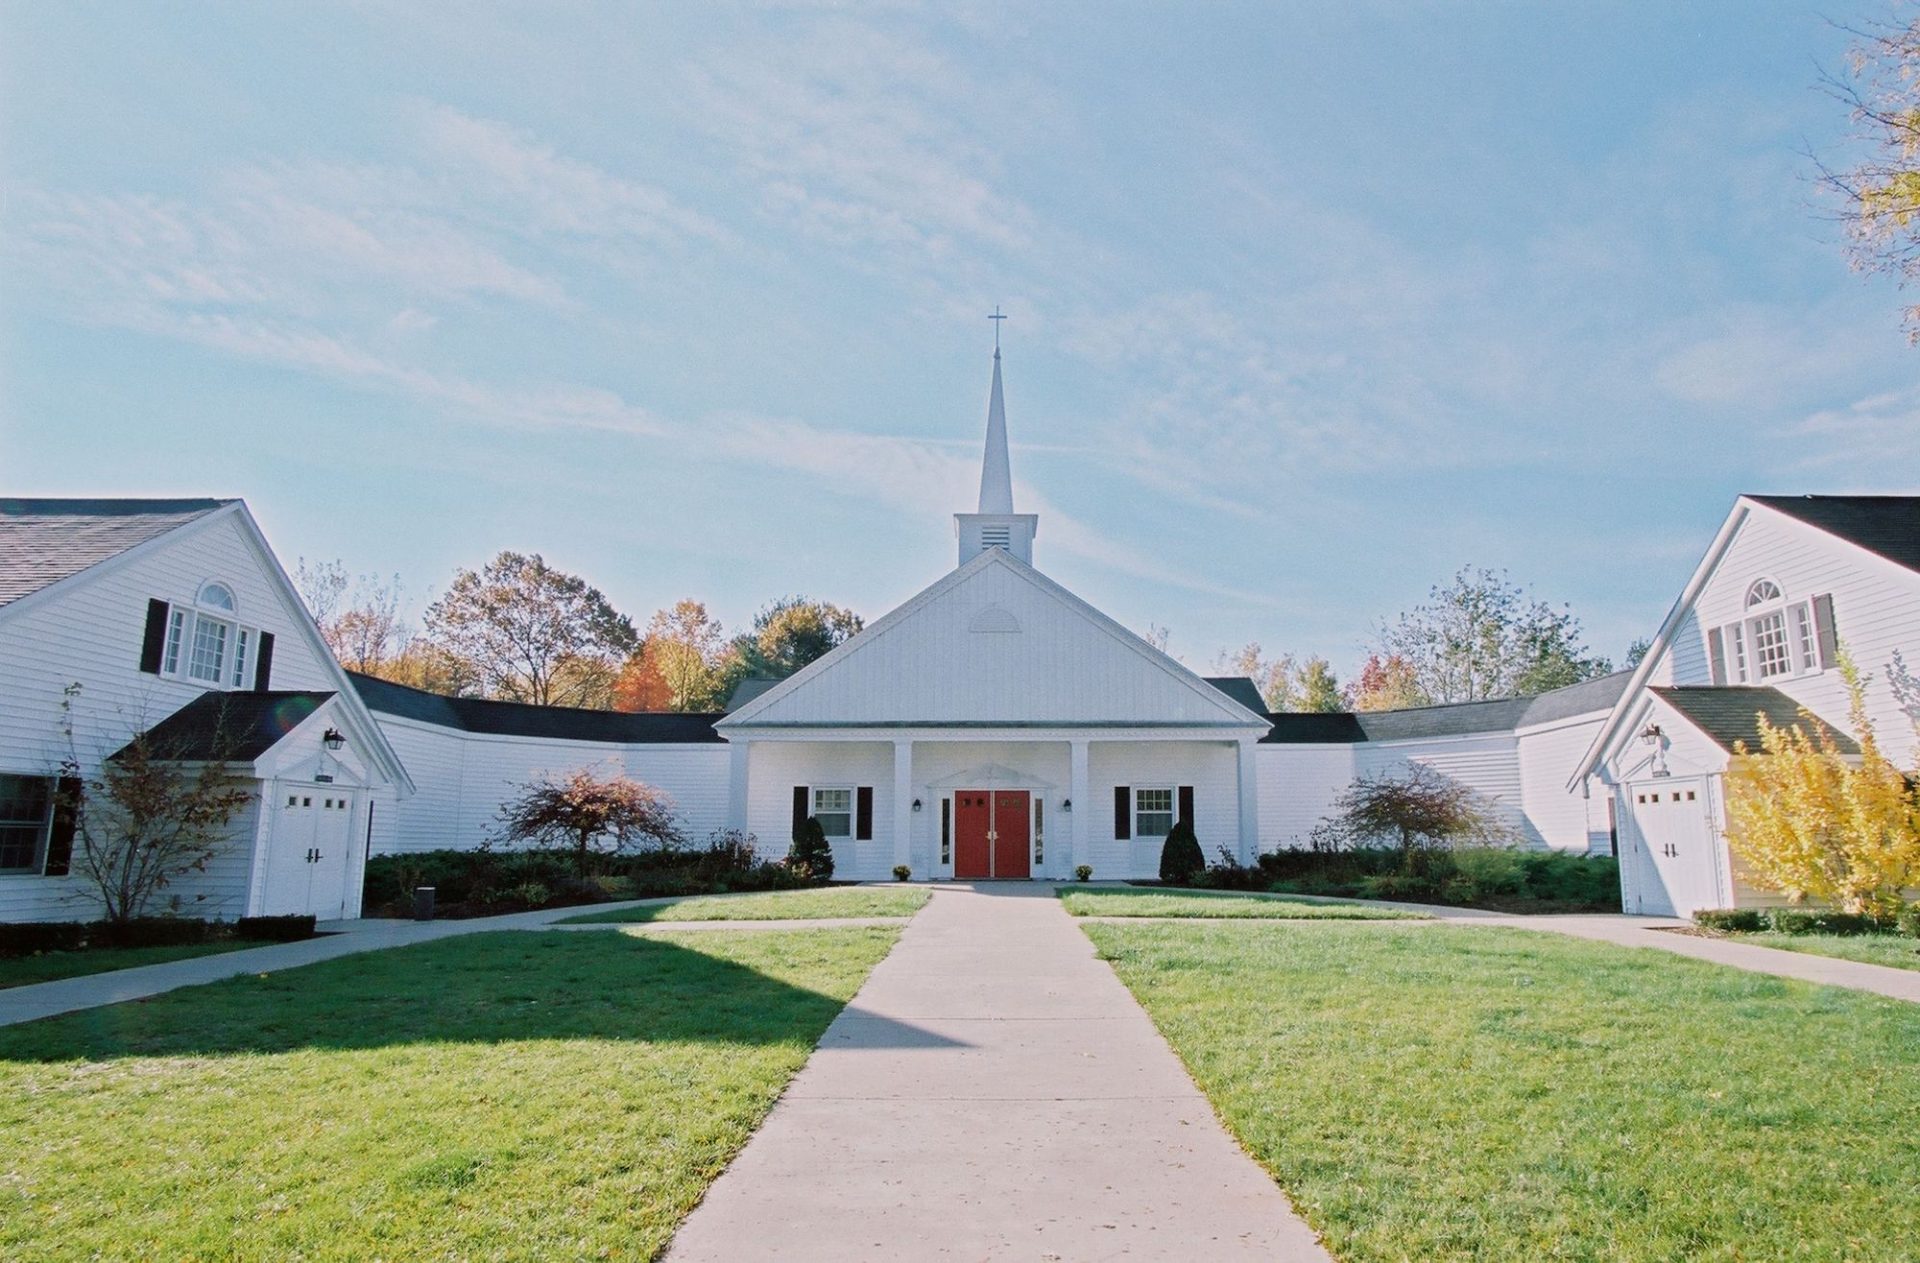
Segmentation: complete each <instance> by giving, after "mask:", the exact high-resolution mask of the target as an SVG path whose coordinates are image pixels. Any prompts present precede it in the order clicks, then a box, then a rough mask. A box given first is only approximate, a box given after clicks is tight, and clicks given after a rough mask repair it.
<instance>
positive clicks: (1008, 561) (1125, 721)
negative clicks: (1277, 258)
mask: <svg viewBox="0 0 1920 1263" xmlns="http://www.w3.org/2000/svg"><path fill="white" fill-rule="evenodd" d="M1266 723H1267V721H1266V718H1265V716H1262V715H1256V714H1254V713H1253V712H1252V711H1249V710H1247V709H1246V708H1245V707H1243V706H1240V705H1239V704H1238V703H1236V702H1234V701H1233V700H1232V699H1231V698H1229V697H1227V696H1226V695H1225V694H1223V693H1221V692H1220V691H1219V690H1218V689H1215V688H1214V687H1213V686H1212V685H1210V684H1208V683H1207V682H1206V681H1205V680H1203V679H1201V678H1200V677H1199V676H1197V675H1195V674H1194V673H1193V672H1191V671H1189V670H1187V669H1186V668H1185V667H1183V666H1181V665H1180V664H1179V663H1178V662H1175V661H1174V660H1173V659H1172V658H1170V657H1168V656H1167V655H1166V654H1164V653H1161V652H1160V651H1159V650H1157V649H1155V648H1153V647H1152V646H1151V645H1149V644H1147V643H1146V642H1145V641H1144V640H1142V639H1141V638H1140V637H1138V636H1136V635H1134V634H1133V633H1132V632H1130V631H1128V630H1127V629H1126V628H1124V627H1122V626H1120V625H1119V624H1118V623H1116V622H1114V621H1113V620H1112V619H1110V618H1108V617H1107V616H1106V615H1104V614H1102V613H1100V612H1099V611H1098V610H1096V609H1094V608H1093V607H1092V606H1090V605H1088V604H1087V603H1086V602H1084V601H1082V600H1080V599H1079V598H1078V597H1076V596H1074V595H1073V594H1072V593H1071V592H1068V591H1067V590H1066V589H1065V588H1063V587H1061V586H1060V585H1059V584H1057V583H1055V582H1054V581H1053V580H1051V579H1048V578H1047V577H1046V576H1045V575H1042V574H1041V573H1040V572H1038V571H1037V570H1035V569H1033V568H1032V567H1031V566H1028V565H1026V564H1024V563H1023V562H1021V561H1019V560H1017V559H1015V558H1013V557H1011V556H1009V555H1007V553H1006V552H1005V551H1003V550H1000V549H991V550H989V551H987V552H985V553H982V554H981V555H980V556H978V557H976V558H974V559H973V560H972V561H970V562H968V563H967V564H966V565H964V566H962V567H960V568H959V569H958V570H955V571H953V572H952V573H951V574H949V575H947V576H946V577H945V578H943V579H941V580H940V581H939V582H938V583H935V584H934V585H933V586H931V587H929V588H927V589H926V590H925V591H923V592H921V593H920V594H919V595H918V596H916V597H914V598H913V599H912V600H910V601H908V602H907V603H906V604H905V605H903V606H901V607H900V608H899V609H897V610H895V611H893V612H892V613H891V614H888V615H887V616H886V617H885V618H882V619H880V620H879V621H878V622H876V623H875V624H874V625H873V626H871V627H869V628H868V629H867V630H866V631H864V632H862V633H861V634H860V635H858V636H856V637H854V638H853V639H852V640H850V641H848V642H847V643H846V644H844V645H842V646H840V647H839V648H838V649H835V650H834V651H833V652H832V653H830V654H828V655H827V656H826V657H824V658H821V659H820V660H819V661H818V662H815V663H813V664H812V665H811V666H809V667H807V668H806V669H805V670H803V671H801V672H799V673H798V674H796V675H794V676H793V677H792V678H790V679H788V680H785V681H783V682H782V683H781V684H779V685H778V686H776V687H775V688H773V689H770V690H768V691H767V692H766V693H764V694H762V695H761V696H759V697H757V698H755V699H754V700H753V701H752V702H750V703H748V704H747V705H746V706H744V707H742V708H741V709H740V710H739V711H737V712H735V713H734V714H732V715H729V716H728V717H727V718H726V719H724V720H722V721H721V722H720V723H719V724H718V725H716V726H717V727H718V728H719V729H720V730H721V731H723V732H724V731H727V730H729V729H740V728H754V727H782V728H790V727H809V726H823V727H859V726H862V725H872V726H901V725H912V726H938V725H953V726H974V727H979V726H998V725H1007V726H1029V727H1031V726H1072V725H1102V726H1140V727H1208V728H1222V727H1238V728H1248V727H1257V728H1262V729H1264V728H1265V726H1266Z"/></svg>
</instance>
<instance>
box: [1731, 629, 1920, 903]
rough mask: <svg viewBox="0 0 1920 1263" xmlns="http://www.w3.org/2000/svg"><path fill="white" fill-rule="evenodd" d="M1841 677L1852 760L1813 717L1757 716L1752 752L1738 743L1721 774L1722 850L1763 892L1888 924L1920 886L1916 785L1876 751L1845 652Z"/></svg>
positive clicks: (1855, 675) (1919, 807)
mask: <svg viewBox="0 0 1920 1263" xmlns="http://www.w3.org/2000/svg"><path fill="white" fill-rule="evenodd" d="M1840 674H1841V678H1842V679H1843V680H1844V681H1845V682H1846V686H1847V694H1848V702H1849V704H1848V712H1847V713H1848V720H1849V726H1850V727H1851V728H1852V730H1853V738H1854V741H1855V742H1856V743H1857V744H1858V745H1859V747H1860V753H1859V756H1858V757H1857V758H1854V757H1849V755H1847V754H1845V753H1843V752H1842V751H1841V749H1840V746H1839V742H1838V741H1837V740H1836V739H1835V736H1834V734H1833V732H1832V731H1831V730H1830V729H1828V728H1827V726H1826V725H1825V724H1821V723H1818V722H1815V721H1813V720H1812V719H1811V717H1809V718H1808V721H1807V722H1806V723H1803V724H1790V725H1788V726H1786V727H1784V728H1776V727H1775V726H1773V725H1772V724H1771V723H1769V722H1767V718H1766V716H1765V715H1761V716H1760V717H1759V722H1760V749H1759V750H1748V749H1747V747H1746V744H1745V743H1744V742H1742V743H1739V744H1737V745H1736V746H1735V748H1734V753H1735V757H1734V759H1733V762H1732V764H1731V766H1730V767H1729V768H1728V770H1727V783H1726V793H1727V844H1728V846H1730V847H1731V848H1732V849H1733V852H1734V854H1735V855H1737V856H1739V857H1740V859H1741V860H1742V861H1743V862H1744V864H1745V868H1746V871H1747V876H1748V879H1749V880H1750V881H1752V882H1753V883H1754V884H1756V885H1758V886H1761V887H1763V888H1764V889H1767V890H1776V891H1779V892H1781V893H1782V894H1785V895H1788V896H1790V897H1792V898H1794V899H1796V900H1800V899H1816V900H1819V901H1821V902H1823V903H1829V904H1833V905H1836V906H1838V907H1839V908H1840V909H1841V910H1842V911H1845V912H1853V913H1863V914H1865V915H1868V916H1874V917H1879V918H1882V919H1886V920H1891V919H1892V918H1893V916H1894V915H1895V914H1896V913H1898V912H1899V910H1900V908H1901V907H1902V906H1903V904H1904V902H1905V895H1904V893H1903V892H1905V891H1908V890H1912V889H1915V888H1920V783H1917V782H1916V780H1915V778H1913V777H1910V776H1908V775H1906V774H1904V773H1902V772H1901V771H1900V769H1899V768H1897V767H1895V766H1894V765H1893V763H1892V762H1891V761H1889V760H1888V758H1887V757H1886V755H1885V754H1883V753H1882V752H1881V750H1880V745H1879V742H1878V740H1877V739H1876V738H1875V735H1874V730H1873V724H1872V721H1870V720H1869V719H1868V718H1867V710H1866V699H1865V692H1864V690H1863V689H1862V687H1861V683H1860V673H1859V671H1858V670H1856V669H1855V667H1854V664H1853V661H1852V659H1850V658H1848V657H1847V656H1846V655H1845V654H1842V655H1841V659H1840ZM1809 729H1811V731H1809Z"/></svg>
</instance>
